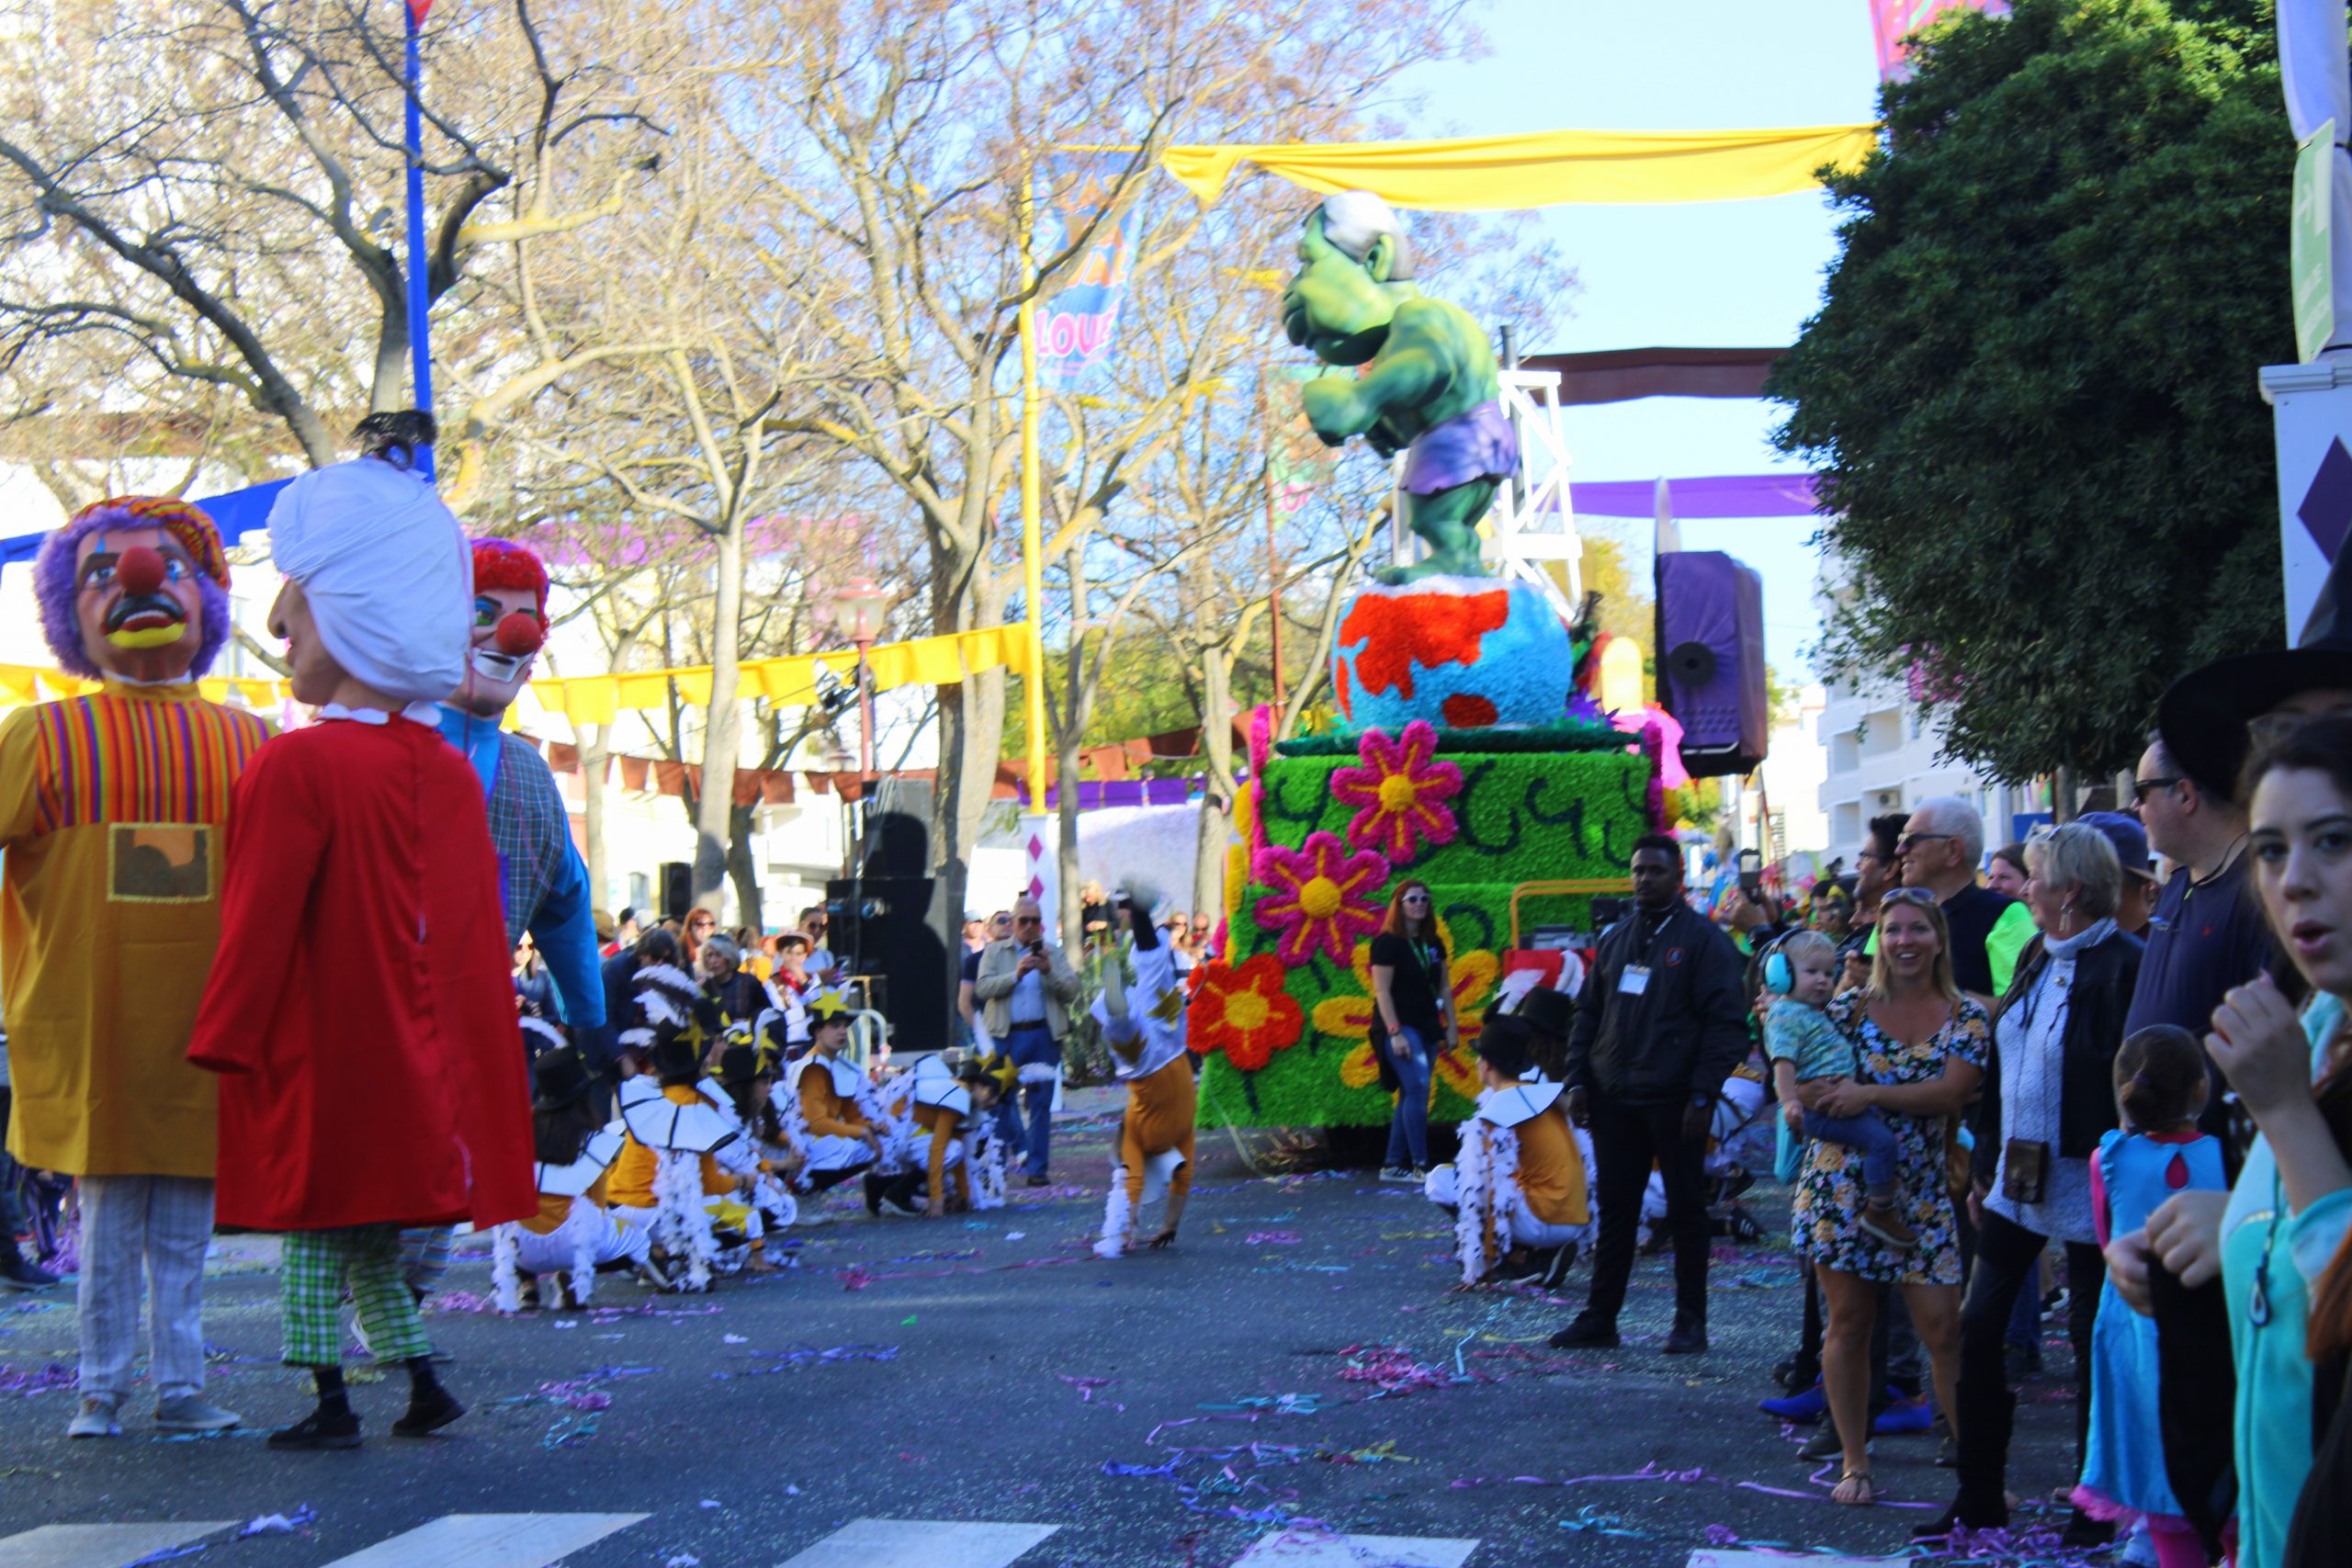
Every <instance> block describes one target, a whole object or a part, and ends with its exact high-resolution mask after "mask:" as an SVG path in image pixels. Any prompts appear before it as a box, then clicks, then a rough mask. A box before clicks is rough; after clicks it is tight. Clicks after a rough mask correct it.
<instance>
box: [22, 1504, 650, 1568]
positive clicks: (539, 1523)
mask: <svg viewBox="0 0 2352 1568" xmlns="http://www.w3.org/2000/svg"><path fill="white" fill-rule="evenodd" d="M644 1517H647V1516H646V1515H643V1514H444V1515H442V1516H441V1517H439V1518H437V1519H435V1520H434V1521H433V1522H432V1523H431V1524H427V1525H420V1526H418V1527H417V1528H416V1529H413V1530H410V1531H409V1532H407V1533H406V1534H405V1535H396V1536H394V1537H392V1539H391V1540H380V1541H378V1542H377V1543H376V1544H375V1545H373V1546H371V1547H368V1548H367V1549H365V1550H364V1551H355V1552H353V1553H352V1554H351V1555H350V1556H348V1557H338V1558H336V1559H335V1560H334V1562H330V1563H328V1564H327V1565H326V1568H416V1564H418V1563H420V1562H430V1563H432V1564H433V1565H434V1568H548V1563H550V1562H555V1561H556V1560H557V1559H558V1558H560V1557H561V1556H563V1555H564V1553H566V1552H569V1551H579V1550H580V1549H581V1548H582V1547H583V1546H593V1545H594V1544H595V1543H596V1542H597V1541H600V1540H604V1539H605V1537H606V1536H608V1535H611V1534H612V1533H613V1532H614V1531H615V1530H623V1529H628V1527H629V1526H631V1525H633V1524H635V1523H637V1521H638V1520H639V1519H642V1518H644ZM0 1568H8V1565H6V1564H5V1563H0Z"/></svg>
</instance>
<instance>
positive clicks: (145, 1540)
mask: <svg viewBox="0 0 2352 1568" xmlns="http://www.w3.org/2000/svg"><path fill="white" fill-rule="evenodd" d="M236 1522H237V1521H236V1520H234V1519H164V1520H159V1521H157V1522H155V1523H153V1524H141V1525H43V1526H41V1527H40V1529H30V1530H26V1531H25V1532H24V1533H22V1534H21V1535H12V1536H9V1537H7V1538H6V1539H5V1540H0V1568H124V1565H125V1564H126V1563H131V1562H138V1561H139V1560H140V1559H141V1558H142V1557H152V1556H153V1555H154V1554H155V1553H156V1552H158V1551H170V1550H172V1548H174V1547H175V1546H186V1545H187V1544H188V1543H189V1542H190V1541H195V1540H203V1539H204V1538H205V1537H206V1536H208V1535H211V1534H213V1533H214V1532H215V1531H218V1530H224V1529H228V1528H229V1527H230V1526H232V1525H233V1524H235V1523H236Z"/></svg>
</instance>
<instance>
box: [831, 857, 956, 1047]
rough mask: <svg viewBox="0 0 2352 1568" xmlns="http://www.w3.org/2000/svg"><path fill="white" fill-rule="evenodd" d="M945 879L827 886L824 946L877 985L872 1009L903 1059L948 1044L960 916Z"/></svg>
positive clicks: (865, 880)
mask: <svg viewBox="0 0 2352 1568" xmlns="http://www.w3.org/2000/svg"><path fill="white" fill-rule="evenodd" d="M947 892H948V887H947V883H946V881H945V880H944V879H938V878H933V877H928V876H865V877H857V878H849V879H844V880H842V881H838V882H828V883H826V884H825V908H826V909H827V911H828V914H829V917H830V919H831V925H830V927H829V929H828V930H827V931H826V933H825V934H826V937H827V939H828V944H829V945H830V946H831V948H832V950H833V956H834V957H835V958H836V959H837V960H839V962H840V963H841V964H842V968H844V969H845V970H847V971H848V972H849V973H851V974H854V975H870V976H875V977H876V981H877V984H876V987H875V991H874V1004H875V1006H876V1010H878V1011H880V1012H881V1013H882V1014H883V1015H884V1016H885V1017H887V1018H888V1019H889V1021H890V1029H891V1037H892V1040H893V1041H894V1043H895V1045H896V1048H897V1049H899V1050H900V1051H910V1052H911V1051H937V1050H941V1049H943V1048H944V1047H945V1046H947V1045H948V1044H950V1043H952V1042H953V1035H952V1034H951V1032H950V1021H951V1020H952V1019H953V1018H954V1016H955V1014H954V1010H953V1002H954V998H955V983H954V981H953V980H952V979H951V978H950V976H952V975H954V973H955V968H954V963H953V961H954V959H956V958H958V957H960V956H961V955H962V951H963V950H962V947H961V945H960V942H959V938H960V935H961V932H962V930H963V917H962V911H961V910H960V909H956V910H951V909H950V908H949V905H948V899H947Z"/></svg>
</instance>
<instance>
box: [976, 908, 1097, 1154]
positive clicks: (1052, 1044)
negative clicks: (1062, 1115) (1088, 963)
mask: <svg viewBox="0 0 2352 1568" xmlns="http://www.w3.org/2000/svg"><path fill="white" fill-rule="evenodd" d="M972 994H973V995H974V996H975V997H977V998H979V1002H980V1022H981V1024H982V1026H983V1027H984V1028H986V1029H987V1031H988V1032H989V1037H990V1038H991V1039H993V1040H994V1041H995V1042H996V1043H997V1045H998V1047H999V1048H1000V1049H1001V1050H1002V1051H1003V1052H1004V1054H1005V1055H1007V1056H1009V1057H1010V1058H1012V1065H1013V1066H1015V1067H1016V1068H1018V1069H1019V1070H1020V1074H1021V1103H1022V1109H1023V1111H1025V1112H1026V1113H1027V1117H1028V1126H1027V1128H1026V1130H1025V1131H1024V1133H1023V1136H1022V1140H1021V1145H1022V1148H1021V1154H1022V1164H1023V1168H1026V1169H1027V1171H1028V1172H1029V1185H1030V1186H1032V1187H1043V1186H1045V1185H1046V1181H1047V1180H1048V1178H1047V1176H1046V1170H1047V1168H1048V1165H1049V1163H1050V1159H1051V1154H1052V1143H1053V1125H1054V1090H1055V1089H1056V1088H1057V1087H1058V1086H1059V1084H1060V1082H1061V1069H1062V1036H1064V1035H1065V1034H1068V1033H1069V1004H1070V1003H1072V1002H1074V1001H1076V1000H1077V999H1078V975H1077V972H1076V971H1075V970H1073V969H1071V968H1070V966H1069V959H1067V958H1065V957H1063V956H1062V951H1061V949H1059V948H1057V947H1055V946H1053V945H1052V944H1051V943H1049V942H1046V917H1045V911H1044V910H1042V909H1040V908H1038V907H1037V901H1036V900H1035V899H1034V898H1023V899H1020V900H1018V901H1017V902H1015V903H1014V904H1013V906H1012V936H1011V937H1010V938H1008V939H1006V940H1005V941H1002V942H990V943H989V945H988V948H987V949H986V951H984V952H983V953H981V954H980V967H979V972H978V975H977V976H975V977H974V979H973V981H972Z"/></svg>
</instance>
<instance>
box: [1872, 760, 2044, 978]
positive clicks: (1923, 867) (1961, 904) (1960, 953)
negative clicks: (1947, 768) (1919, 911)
mask: <svg viewBox="0 0 2352 1568" xmlns="http://www.w3.org/2000/svg"><path fill="white" fill-rule="evenodd" d="M1894 852H1895V854H1896V856H1897V857H1898V858H1899V859H1900V860H1901V861H1902V862H1903V885H1904V886H1905V887H1924V888H1926V889H1928V891H1929V892H1930V893H1933V894H1934V895H1935V896H1936V902H1937V903H1938V904H1939V905H1941V906H1942V907H1943V912H1944V920H1945V922H1946V923H1947V924H1948V925H1950V926H1951V973H1952V978H1953V979H1954V980H1955V981H1957V982H1958V983H1959V985H1960V988H1961V989H1962V990H1963V991H1965V992H1967V993H1968V994H1969V995H1970V996H1972V997H1974V998H1976V999H1977V1000H1978V1001H1980V1002H1982V1003H1984V1004H1985V1006H1986V1007H1990V1006H1992V1005H1993V1001H1994V998H1996V997H1999V996H2000V995H2001V994H2002V993H2004V992H2005V991H2007V989H2008V988H2009V977H2010V976H2012V975H2014V974H2016V973H2017V964H2018V954H2019V953H2023V952H2024V951H2025V944H2026V943H2027V942H2031V941H2032V940H2033V916H2032V915H2031V913H2030V912H2029V911H2028V910H2027V908H2026V907H2025V906H2024V905H2023V904H2020V903H2018V901H2017V900H2016V899H2014V898H2007V897H2002V896H2001V895H2000V894H1998V893H1996V892H1994V891H1993V890H1992V889H1991V888H1989V887H1985V886H1981V885H1980V884H1979V883H1978V882H1977V880H1976V873H1977V868H1978V867H1979V866H1980V865H1981V864H1982V863H1983V862H1984V859H1985V822H1984V819H1983V818H1980V817H1978V816H1977V815H1976V808H1975V807H1973V806H1971V805H1969V804H1968V802H1966V801H1964V800H1962V799H1961V798H1960V797H1959V796H1958V795H1929V796H1928V798H1927V799H1925V800H1923V801H1921V802H1919V804H1918V805H1917V806H1915V807H1912V808H1911V819H1910V820H1909V821H1908V822H1906V823H1905V824H1904V825H1903V836H1902V837H1901V838H1900V839H1897V840H1895V843H1894Z"/></svg>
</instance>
